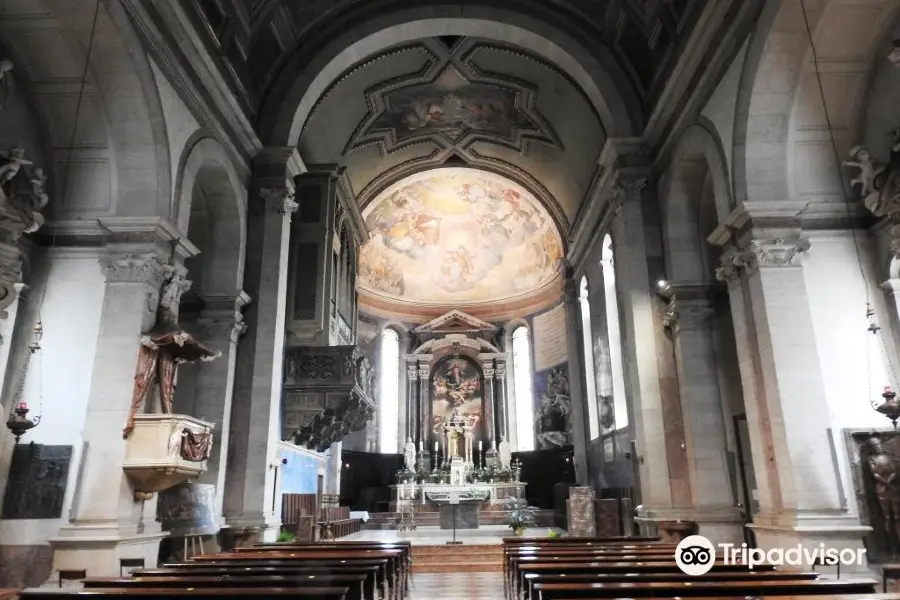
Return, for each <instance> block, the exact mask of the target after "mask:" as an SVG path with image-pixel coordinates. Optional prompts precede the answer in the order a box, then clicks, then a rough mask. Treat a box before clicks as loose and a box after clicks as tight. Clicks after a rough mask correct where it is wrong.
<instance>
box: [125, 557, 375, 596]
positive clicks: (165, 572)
mask: <svg viewBox="0 0 900 600" xmlns="http://www.w3.org/2000/svg"><path fill="white" fill-rule="evenodd" d="M373 562H376V561H360V562H352V563H350V564H347V563H343V562H342V563H337V564H331V563H315V564H311V565H302V564H300V565H294V566H285V567H246V566H236V567H211V568H197V569H179V568H178V567H177V566H176V567H174V568H162V569H145V570H143V571H141V572H139V573H135V574H134V576H135V577H139V578H141V579H145V580H158V579H171V580H184V579H185V578H191V577H213V578H218V579H223V580H228V581H231V582H232V585H235V586H238V587H240V586H241V582H242V581H243V580H244V578H253V577H304V576H307V577H308V576H329V575H341V574H359V575H362V576H364V577H365V582H364V593H365V597H366V598H367V599H370V600H377V599H378V597H379V594H378V590H386V586H385V575H384V573H385V567H386V561H377V564H372V563H373Z"/></svg>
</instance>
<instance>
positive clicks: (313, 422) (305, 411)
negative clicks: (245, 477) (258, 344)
mask: <svg viewBox="0 0 900 600" xmlns="http://www.w3.org/2000/svg"><path fill="white" fill-rule="evenodd" d="M284 360H285V362H284V384H283V392H284V393H283V400H282V413H283V416H282V425H283V431H282V437H284V438H285V439H292V440H293V442H294V443H295V444H297V445H299V446H304V447H307V448H310V449H313V450H317V451H319V452H324V451H325V450H327V449H328V447H329V446H330V445H331V444H333V443H335V442H339V441H340V440H341V439H343V438H344V436H346V435H347V434H349V433H351V432H354V431H359V430H361V429H362V428H363V427H365V425H366V422H367V421H369V420H370V419H372V418H373V417H374V416H375V400H374V395H375V378H376V373H375V368H374V367H373V366H372V363H371V361H370V360H369V358H368V357H367V356H365V354H364V353H363V351H362V350H360V349H359V348H358V347H356V346H331V347H295V348H289V349H288V350H286V351H285V359H284Z"/></svg>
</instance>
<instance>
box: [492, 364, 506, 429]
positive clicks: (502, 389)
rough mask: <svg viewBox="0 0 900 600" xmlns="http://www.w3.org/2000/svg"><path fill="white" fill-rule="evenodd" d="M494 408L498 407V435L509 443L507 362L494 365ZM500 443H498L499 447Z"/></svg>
mask: <svg viewBox="0 0 900 600" xmlns="http://www.w3.org/2000/svg"><path fill="white" fill-rule="evenodd" d="M494 367H495V368H494V406H495V407H497V422H498V423H499V425H500V428H499V429H498V435H499V436H500V438H501V439H503V438H506V441H507V442H508V441H509V425H510V423H509V417H508V415H509V405H508V404H507V403H508V402H509V400H508V398H509V397H508V396H507V394H506V361H502V360H498V361H497V362H496V363H495V364H494ZM499 444H500V442H497V445H498V446H499Z"/></svg>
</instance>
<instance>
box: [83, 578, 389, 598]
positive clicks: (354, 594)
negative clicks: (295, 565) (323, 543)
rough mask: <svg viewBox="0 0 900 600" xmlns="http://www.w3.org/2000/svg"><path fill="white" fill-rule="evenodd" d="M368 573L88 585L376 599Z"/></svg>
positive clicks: (93, 585) (93, 582)
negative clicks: (323, 592)
mask: <svg viewBox="0 0 900 600" xmlns="http://www.w3.org/2000/svg"><path fill="white" fill-rule="evenodd" d="M365 583H366V575H365V574H362V573H340V574H338V573H327V574H326V573H319V574H315V575H253V576H249V577H227V576H226V577H194V576H182V577H130V578H128V577H126V578H118V577H109V578H88V579H86V580H85V582H84V587H85V589H107V588H127V589H135V588H158V589H162V588H165V589H176V588H182V589H184V588H188V589H194V588H204V589H205V588H229V589H233V588H237V587H239V588H271V587H278V588H293V587H296V588H311V587H312V588H321V587H339V588H347V600H376V597H375V596H373V595H372V594H371V593H369V594H368V595H367V594H366V589H365Z"/></svg>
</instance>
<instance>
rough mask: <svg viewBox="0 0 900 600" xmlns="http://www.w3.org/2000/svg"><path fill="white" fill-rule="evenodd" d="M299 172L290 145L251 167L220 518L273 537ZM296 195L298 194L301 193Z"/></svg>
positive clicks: (272, 151) (263, 156)
mask: <svg viewBox="0 0 900 600" xmlns="http://www.w3.org/2000/svg"><path fill="white" fill-rule="evenodd" d="M302 170H303V165H302V163H301V162H300V158H299V156H298V155H297V152H296V150H294V149H281V148H276V149H269V150H266V151H264V152H263V153H262V154H261V155H260V157H259V159H258V161H257V163H256V164H255V171H254V184H253V189H252V190H251V196H250V202H249V209H248V217H247V220H248V224H247V251H246V269H245V274H244V289H245V290H246V292H247V293H248V294H249V295H250V296H251V297H252V298H253V299H254V302H253V303H252V304H251V305H250V306H248V308H247V310H246V312H245V314H244V320H245V321H246V322H247V326H248V328H247V333H246V335H245V337H244V339H243V340H242V342H241V344H240V346H239V347H238V362H237V368H236V371H235V381H234V395H235V397H236V398H239V399H240V400H239V401H238V402H234V403H233V404H232V433H231V445H230V452H229V454H228V470H227V476H226V486H225V488H226V489H225V517H226V521H227V522H228V523H229V524H230V525H232V526H233V527H238V528H240V527H252V528H256V529H257V530H258V531H259V532H260V537H261V538H262V539H263V540H265V541H269V540H274V538H275V536H276V534H277V530H278V526H279V524H280V518H279V515H276V514H275V513H274V511H273V505H274V503H273V498H274V494H275V490H274V483H275V468H274V465H275V463H276V459H277V443H278V440H279V439H280V436H281V431H280V430H279V429H280V427H279V422H280V420H281V383H282V368H283V362H284V338H285V303H286V295H287V292H286V290H287V265H288V244H289V240H290V230H291V226H290V225H291V215H292V214H293V212H294V211H295V210H296V209H297V206H298V205H297V203H296V202H295V201H294V197H293V193H294V187H293V176H296V175H298V174H299V173H300V172H301V171H302ZM300 201H302V199H300Z"/></svg>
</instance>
